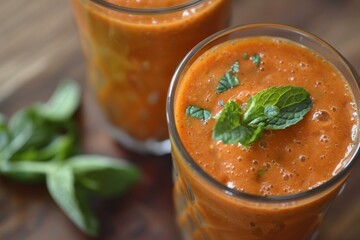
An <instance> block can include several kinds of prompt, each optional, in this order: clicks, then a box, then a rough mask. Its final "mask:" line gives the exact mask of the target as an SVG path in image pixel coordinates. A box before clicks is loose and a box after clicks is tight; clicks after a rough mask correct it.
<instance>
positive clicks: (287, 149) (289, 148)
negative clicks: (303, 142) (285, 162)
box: [285, 145, 292, 153]
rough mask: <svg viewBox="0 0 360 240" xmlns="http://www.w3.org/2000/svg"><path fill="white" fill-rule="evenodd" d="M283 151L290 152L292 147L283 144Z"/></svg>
mask: <svg viewBox="0 0 360 240" xmlns="http://www.w3.org/2000/svg"><path fill="white" fill-rule="evenodd" d="M285 151H287V152H289V153H291V152H292V148H291V147H290V146H289V145H286V146H285Z"/></svg>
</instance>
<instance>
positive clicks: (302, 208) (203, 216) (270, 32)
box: [167, 24, 360, 240]
mask: <svg viewBox="0 0 360 240" xmlns="http://www.w3.org/2000/svg"><path fill="white" fill-rule="evenodd" d="M260 35H261V36H270V37H282V38H285V39H289V40H292V41H294V42H297V43H300V44H302V45H304V46H306V47H308V48H310V49H312V50H313V51H315V52H317V53H319V54H320V55H322V56H323V57H324V58H325V59H327V60H328V61H329V62H330V63H331V64H333V65H334V66H335V67H336V68H337V69H338V70H339V71H340V72H341V74H342V75H343V76H344V77H345V79H346V80H347V82H348V85H349V86H350V88H351V91H352V93H353V96H354V98H355V103H356V104H358V103H359V101H360V91H359V87H358V83H357V81H359V77H358V76H357V74H356V73H355V71H354V69H353V68H352V67H351V66H350V65H349V64H348V62H347V61H346V60H345V59H344V58H343V57H342V56H341V55H340V54H339V53H338V52H337V51H336V50H334V49H333V48H332V47H331V46H329V45H328V44H327V43H325V42H324V41H322V40H321V39H319V38H317V37H315V36H313V35H311V34H309V33H306V32H304V31H301V30H298V29H295V28H291V27H287V26H282V25H271V24H255V25H248V26H246V25H245V26H238V27H235V28H231V29H227V30H224V31H221V32H219V33H217V34H214V35H213V36H211V37H209V38H207V39H206V40H205V41H202V42H201V43H200V44H198V45H197V46H196V47H195V48H193V49H192V50H191V52H189V54H188V55H187V56H186V57H185V58H184V60H183V61H182V62H181V64H180V65H179V67H178V69H177V71H176V73H175V75H174V77H173V79H172V83H171V85H170V89H169V94H168V102H167V117H168V125H169V132H170V140H171V143H172V154H173V164H174V171H173V177H174V183H175V186H174V192H173V194H174V203H175V206H176V212H177V222H178V225H179V227H180V230H181V233H182V235H183V239H207V240H218V239H222V240H230V239H236V240H239V239H247V240H249V239H266V240H272V239H276V240H281V239H314V238H315V236H316V231H317V229H318V226H319V224H320V223H321V222H322V220H323V217H324V215H325V213H326V210H327V209H328V206H329V204H330V203H331V202H332V201H333V200H334V199H335V198H336V197H337V196H338V194H339V193H340V192H341V190H342V187H343V186H344V183H345V181H346V179H347V177H348V175H349V173H350V171H351V169H352V167H353V165H354V163H355V160H356V158H358V155H359V133H358V131H356V133H355V134H356V135H355V136H353V137H354V138H355V146H354V147H353V149H352V150H351V151H350V152H349V153H348V156H347V158H346V159H345V160H346V161H344V164H343V165H342V167H341V169H339V171H338V172H337V174H336V175H334V176H333V177H332V178H331V179H330V180H328V181H327V182H325V183H323V184H321V185H320V186H317V187H315V188H312V189H311V190H307V191H305V192H301V193H294V194H289V195H281V196H260V195H254V194H247V193H245V192H241V191H237V190H235V189H233V188H230V187H228V186H225V185H223V184H221V183H219V182H218V181H216V180H215V179H214V178H213V177H212V176H210V175H209V174H207V173H206V172H205V171H204V170H203V169H202V168H201V167H200V166H199V165H198V164H197V162H196V161H195V160H194V159H193V158H192V157H191V156H190V155H189V153H188V152H187V150H186V148H185V146H184V143H183V142H182V139H180V137H179V134H178V129H177V126H176V124H175V119H176V116H175V115H174V107H175V105H176V104H177V101H178V97H179V96H178V95H177V94H178V89H179V86H181V84H182V80H183V76H184V75H185V74H186V72H187V71H188V69H189V67H190V66H191V65H192V63H194V61H195V60H196V59H198V58H199V57H200V56H201V55H202V54H203V53H204V52H205V51H207V50H208V49H210V48H212V47H214V46H216V45H218V44H221V43H223V42H225V41H228V40H232V39H238V38H245V37H251V36H260ZM356 110H357V112H359V106H356ZM355 117H356V119H357V122H358V121H359V119H358V118H359V117H358V115H356V116H355ZM319 171H321V169H319Z"/></svg>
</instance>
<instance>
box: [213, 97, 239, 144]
mask: <svg viewBox="0 0 360 240" xmlns="http://www.w3.org/2000/svg"><path fill="white" fill-rule="evenodd" d="M241 117H242V110H241V108H240V106H239V105H238V104H237V103H236V102H235V101H229V102H227V103H226V104H225V106H224V108H223V109H222V110H221V112H220V113H219V114H217V115H216V119H217V121H216V123H215V126H214V128H213V132H212V137H213V139H215V140H222V141H224V142H226V143H229V141H230V140H227V139H230V138H231V136H228V135H227V133H229V132H230V131H232V130H233V129H235V128H237V127H239V126H240V120H241ZM225 135H226V136H225Z"/></svg>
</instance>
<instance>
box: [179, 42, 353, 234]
mask: <svg viewBox="0 0 360 240" xmlns="http://www.w3.org/2000/svg"><path fill="white" fill-rule="evenodd" d="M254 55H259V56H260V57H261V62H260V64H259V65H258V66H257V65H256V64H255V63H254V61H252V60H251V58H249V57H244V56H254ZM235 61H238V62H239V73H237V77H238V79H239V82H240V84H239V85H238V86H236V87H233V88H232V89H229V90H227V91H225V92H223V93H220V94H218V93H216V92H215V89H216V87H217V85H218V83H219V80H220V78H221V77H222V76H223V75H224V74H225V73H226V72H227V71H228V69H229V67H230V66H231V65H233V64H234V62H235ZM288 85H291V86H299V87H303V88H304V89H306V90H307V91H308V92H309V93H310V96H311V99H312V101H313V107H312V109H311V110H310V112H309V113H307V114H306V115H305V117H304V119H303V120H301V121H300V122H299V123H297V124H296V125H293V126H291V127H289V128H286V129H284V130H269V131H265V133H264V134H263V135H262V137H261V139H260V140H259V141H257V142H255V143H254V144H252V145H251V146H250V147H248V148H246V147H243V146H241V145H240V144H224V143H223V142H221V141H216V140H214V139H213V138H212V130H213V128H214V124H215V122H216V119H215V118H214V117H213V118H210V119H209V120H200V119H197V118H194V117H191V116H188V115H187V114H185V112H186V108H187V107H188V106H189V105H195V106H199V107H201V108H204V109H207V110H209V111H210V112H211V114H212V116H216V114H218V113H219V112H220V111H221V110H222V108H223V105H224V103H226V102H228V101H229V100H235V101H236V102H237V103H238V104H239V105H243V104H245V103H246V101H247V100H248V98H249V97H250V96H254V95H255V94H256V93H257V92H259V91H262V90H264V89H267V88H269V87H271V86H288ZM174 119H175V125H176V130H177V132H178V134H179V137H180V141H181V142H182V144H183V146H184V147H185V150H186V151H187V152H188V154H189V155H190V156H191V158H192V159H193V160H194V161H195V162H196V164H197V165H198V166H199V167H200V168H201V169H203V170H204V171H205V172H206V173H207V174H208V175H209V176H211V177H212V178H214V179H216V180H217V181H218V182H219V183H221V184H222V185H223V186H226V187H227V188H228V189H234V190H237V191H239V192H244V193H247V194H252V195H257V196H264V199H265V198H266V197H267V196H283V195H291V194H298V193H302V192H307V191H309V190H310V189H313V188H316V187H317V186H320V185H322V184H323V183H325V182H326V181H328V180H329V179H331V178H332V177H333V176H334V175H336V173H338V172H339V171H340V169H342V168H343V166H344V165H345V163H346V161H348V154H350V152H351V151H352V150H353V149H354V148H355V140H354V135H356V134H357V133H356V131H357V127H358V116H357V109H356V104H355V102H354V97H353V94H352V92H351V90H350V89H349V85H348V84H347V82H346V80H345V79H344V77H343V75H342V74H341V73H340V72H339V71H338V70H337V69H336V68H335V67H334V66H333V65H332V64H330V63H329V62H328V61H327V60H326V59H324V58H323V57H321V56H320V55H318V54H317V53H315V52H313V51H312V50H310V49H308V48H306V47H304V46H301V45H299V44H296V43H294V42H290V41H288V40H285V39H282V38H270V37H250V38H244V39H237V40H231V41H228V42H225V43H222V44H220V45H218V46H216V47H213V48H212V49H210V50H207V51H206V53H204V54H202V55H201V56H200V57H199V58H198V59H197V60H196V61H195V62H193V63H192V65H191V66H190V68H189V69H187V70H186V72H185V74H184V75H183V76H182V77H181V84H180V85H179V86H177V92H176V97H175V99H174ZM180 151H181V150H180V149H179V147H178V146H176V144H173V155H174V163H175V165H176V170H175V173H176V176H177V181H176V185H175V192H174V194H175V195H174V196H175V199H176V205H177V208H178V222H179V224H180V226H181V227H182V228H183V229H186V230H185V232H187V233H189V235H188V236H191V239H204V237H206V238H205V239H209V240H210V239H223V240H225V239H237V240H238V239H267V240H271V239H305V237H308V236H309V235H310V234H311V233H312V232H313V231H314V229H315V228H316V226H317V225H318V224H319V222H320V221H321V218H322V213H323V212H324V211H325V209H326V208H327V206H328V203H329V202H330V200H331V199H333V198H334V197H335V196H336V194H337V192H338V190H339V188H340V186H341V184H342V183H343V180H341V181H339V183H338V184H335V185H334V186H333V187H331V188H329V189H327V190H326V191H323V192H321V193H319V194H318V195H317V196H315V197H309V198H307V199H304V200H299V201H293V202H292V201H290V202H284V203H269V204H266V203H259V202H257V201H253V202H252V201H248V200H242V199H239V198H237V197H236V196H232V195H231V194H226V193H224V191H225V192H226V190H223V191H220V190H219V189H218V188H214V186H212V184H210V183H209V182H207V180H206V178H205V179H204V178H202V177H199V176H198V175H199V174H198V173H196V170H194V168H193V167H190V165H189V163H187V162H186V161H185V160H184V157H183V156H182V155H181V154H180ZM195 169H196V167H195ZM226 187H224V189H226Z"/></svg>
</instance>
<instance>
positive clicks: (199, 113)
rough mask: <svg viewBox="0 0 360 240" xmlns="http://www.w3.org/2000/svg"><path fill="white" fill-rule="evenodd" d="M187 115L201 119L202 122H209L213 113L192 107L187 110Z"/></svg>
mask: <svg viewBox="0 0 360 240" xmlns="http://www.w3.org/2000/svg"><path fill="white" fill-rule="evenodd" d="M185 113H186V115H188V116H191V117H195V118H199V119H202V120H208V119H210V118H211V112H210V111H209V110H206V109H203V108H201V107H197V106H192V105H190V106H188V107H187V108H186V110H185Z"/></svg>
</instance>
